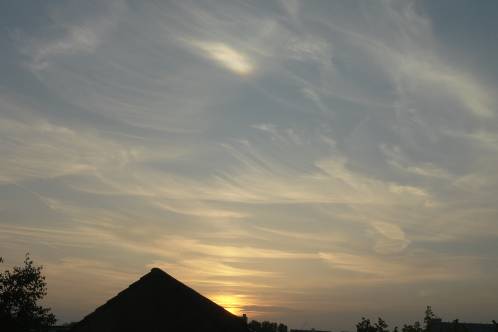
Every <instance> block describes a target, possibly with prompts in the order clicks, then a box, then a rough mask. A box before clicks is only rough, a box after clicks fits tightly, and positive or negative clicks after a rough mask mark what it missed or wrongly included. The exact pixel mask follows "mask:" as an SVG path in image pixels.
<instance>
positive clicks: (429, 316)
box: [424, 305, 437, 332]
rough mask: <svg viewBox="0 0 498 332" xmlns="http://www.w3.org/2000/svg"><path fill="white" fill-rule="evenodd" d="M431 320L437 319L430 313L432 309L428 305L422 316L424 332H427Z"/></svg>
mask: <svg viewBox="0 0 498 332" xmlns="http://www.w3.org/2000/svg"><path fill="white" fill-rule="evenodd" d="M433 319H437V317H436V315H435V314H434V312H433V311H432V307H431V306H430V305H428V306H427V308H426V309H425V316H424V331H425V332H427V331H429V329H430V325H431V322H432V320H433Z"/></svg>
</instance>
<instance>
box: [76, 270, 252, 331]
mask: <svg viewBox="0 0 498 332" xmlns="http://www.w3.org/2000/svg"><path fill="white" fill-rule="evenodd" d="M71 331H73V332H118V331H119V332H131V331H136V332H139V331H140V332H142V331H143V332H156V331H157V332H159V331H175V332H176V331H178V332H179V331H187V332H190V331H192V332H197V331H199V332H201V331H202V332H247V331H248V330H247V325H246V323H245V322H244V320H243V319H242V318H241V317H237V316H235V315H233V314H231V313H229V312H228V311H226V310H225V309H223V308H222V307H220V306H219V305H217V304H216V303H214V302H212V301H211V300H209V299H208V298H206V297H204V296H202V295H201V294H199V293H197V292H196V291H194V290H193V289H191V288H189V287H188V286H186V285H184V284H182V283H181V282H179V281H178V280H176V279H175V278H173V277H171V276H170V275H168V274H167V273H165V272H164V271H162V270H160V269H158V268H153V269H152V270H151V271H150V272H149V273H148V274H146V275H144V276H143V277H142V278H140V280H138V281H136V282H135V283H133V284H131V285H130V286H129V287H128V288H127V289H125V290H123V291H122V292H120V293H119V294H118V295H116V296H115V297H113V298H112V299H110V300H109V301H107V303H105V304H104V305H102V306H100V307H99V308H97V309H96V310H95V311H94V312H93V313H91V314H89V315H88V316H86V317H85V318H84V319H83V320H82V321H81V322H79V323H77V324H76V326H75V327H74V328H73V329H72V330H71Z"/></svg>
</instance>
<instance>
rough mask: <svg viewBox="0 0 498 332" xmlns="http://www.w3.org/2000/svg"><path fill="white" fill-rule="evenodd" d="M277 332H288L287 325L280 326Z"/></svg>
mask: <svg viewBox="0 0 498 332" xmlns="http://www.w3.org/2000/svg"><path fill="white" fill-rule="evenodd" d="M277 332H287V325H285V324H282V323H280V324H278V328H277Z"/></svg>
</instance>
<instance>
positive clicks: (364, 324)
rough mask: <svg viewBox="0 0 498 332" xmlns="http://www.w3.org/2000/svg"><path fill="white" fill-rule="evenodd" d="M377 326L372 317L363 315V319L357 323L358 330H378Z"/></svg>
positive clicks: (359, 331)
mask: <svg viewBox="0 0 498 332" xmlns="http://www.w3.org/2000/svg"><path fill="white" fill-rule="evenodd" d="M376 331H377V328H376V327H375V326H373V325H372V323H370V319H368V318H365V317H361V321H360V322H359V323H358V324H356V332H376Z"/></svg>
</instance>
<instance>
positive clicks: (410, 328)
mask: <svg viewBox="0 0 498 332" xmlns="http://www.w3.org/2000/svg"><path fill="white" fill-rule="evenodd" d="M401 331H402V332H423V329H422V326H421V325H420V323H419V322H415V323H413V325H406V324H405V325H403V328H402V329H401Z"/></svg>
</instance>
